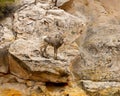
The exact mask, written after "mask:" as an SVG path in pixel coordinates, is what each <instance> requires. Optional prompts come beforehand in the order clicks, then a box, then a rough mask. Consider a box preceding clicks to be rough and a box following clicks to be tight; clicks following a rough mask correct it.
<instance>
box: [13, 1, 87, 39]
mask: <svg viewBox="0 0 120 96" xmlns="http://www.w3.org/2000/svg"><path fill="white" fill-rule="evenodd" d="M28 10H29V11H28ZM14 17H15V18H14V21H13V29H14V30H15V32H16V33H17V37H18V38H25V39H28V38H33V37H39V38H40V37H42V36H44V35H46V34H51V33H52V34H54V33H57V32H61V31H62V32H64V33H65V34H66V38H67V39H69V40H68V41H73V40H74V39H75V38H76V36H78V35H79V34H80V31H82V30H83V27H84V25H85V23H86V21H85V20H82V18H83V17H81V18H78V17H76V16H73V15H71V14H68V13H66V12H65V11H64V10H61V9H58V8H57V9H50V8H49V5H48V4H46V3H45V4H44V3H37V4H36V5H35V4H31V5H30V6H27V7H25V8H24V9H23V10H20V11H19V12H16V13H15V14H14ZM70 38H73V39H70Z"/></svg>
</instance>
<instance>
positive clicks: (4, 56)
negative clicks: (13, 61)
mask: <svg viewBox="0 0 120 96" xmlns="http://www.w3.org/2000/svg"><path fill="white" fill-rule="evenodd" d="M13 41H14V35H13V33H12V31H11V30H10V29H8V28H7V27H6V26H3V25H2V24H1V25H0V73H8V71H9V68H8V63H9V61H8V48H9V45H10V44H11V43H12V42H13Z"/></svg>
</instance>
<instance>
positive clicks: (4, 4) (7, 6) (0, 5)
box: [0, 0, 15, 20]
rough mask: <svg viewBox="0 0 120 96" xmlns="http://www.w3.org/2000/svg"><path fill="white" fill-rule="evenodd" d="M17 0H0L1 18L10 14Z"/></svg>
mask: <svg viewBox="0 0 120 96" xmlns="http://www.w3.org/2000/svg"><path fill="white" fill-rule="evenodd" d="M14 3H15V0H0V20H2V19H4V18H5V17H7V16H9V15H10V14H11V13H12V12H13V11H14Z"/></svg>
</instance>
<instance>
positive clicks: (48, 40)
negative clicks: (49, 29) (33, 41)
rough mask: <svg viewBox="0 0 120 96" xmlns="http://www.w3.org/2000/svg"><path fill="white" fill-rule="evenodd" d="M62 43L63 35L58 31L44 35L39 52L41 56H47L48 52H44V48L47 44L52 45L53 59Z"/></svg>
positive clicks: (55, 57)
mask: <svg viewBox="0 0 120 96" xmlns="http://www.w3.org/2000/svg"><path fill="white" fill-rule="evenodd" d="M63 43H64V36H63V34H62V33H58V34H54V35H51V36H46V37H45V38H44V39H43V44H42V46H41V47H40V53H41V56H43V57H46V58H47V57H48V54H47V52H46V49H47V47H48V45H50V46H52V47H54V59H57V51H58V48H59V47H60V46H61V45H62V44H63Z"/></svg>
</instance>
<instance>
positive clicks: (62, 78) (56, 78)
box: [9, 39, 70, 83]
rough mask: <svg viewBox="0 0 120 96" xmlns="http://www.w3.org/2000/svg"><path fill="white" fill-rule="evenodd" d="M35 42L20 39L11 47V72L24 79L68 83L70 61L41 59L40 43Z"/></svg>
mask: <svg viewBox="0 0 120 96" xmlns="http://www.w3.org/2000/svg"><path fill="white" fill-rule="evenodd" d="M34 42H35V40H23V39H18V40H16V41H15V42H14V43H13V44H12V45H11V46H10V48H9V53H10V55H9V64H10V65H9V66H10V72H11V73H12V74H14V75H16V76H18V77H20V78H23V79H30V80H35V81H44V82H55V83H59V82H61V83H66V82H67V81H68V80H69V75H70V72H69V65H68V62H69V60H68V61H67V60H64V58H62V59H59V60H54V59H53V58H52V57H50V58H49V59H47V58H44V57H41V55H40V52H39V47H38V46H40V45H39V42H38V41H37V40H36V43H34ZM26 45H27V46H26ZM49 51H50V50H49ZM59 58H60V57H59Z"/></svg>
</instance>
